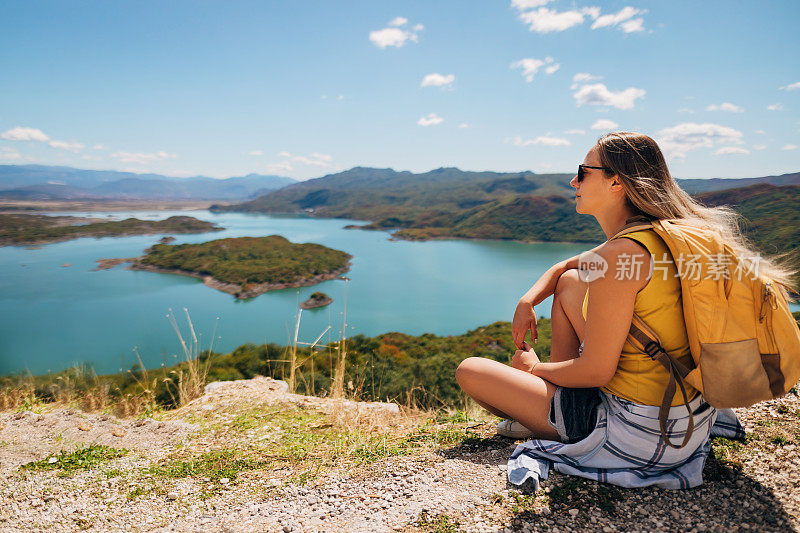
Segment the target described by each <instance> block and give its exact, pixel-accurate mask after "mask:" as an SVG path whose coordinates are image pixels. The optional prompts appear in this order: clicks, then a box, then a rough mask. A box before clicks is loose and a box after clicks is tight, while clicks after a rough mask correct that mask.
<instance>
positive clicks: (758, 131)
mask: <svg viewBox="0 0 800 533" xmlns="http://www.w3.org/2000/svg"><path fill="white" fill-rule="evenodd" d="M753 133H757V134H759V135H765V134H766V133H767V132H766V131H764V130H756V131H754V132H753Z"/></svg>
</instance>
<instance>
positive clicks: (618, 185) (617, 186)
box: [608, 174, 625, 192]
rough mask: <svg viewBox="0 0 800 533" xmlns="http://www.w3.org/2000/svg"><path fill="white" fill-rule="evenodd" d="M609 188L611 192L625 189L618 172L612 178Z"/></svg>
mask: <svg viewBox="0 0 800 533" xmlns="http://www.w3.org/2000/svg"><path fill="white" fill-rule="evenodd" d="M608 190H610V191H611V192H619V191H624V190H625V187H623V185H622V182H621V181H620V180H619V178H618V177H617V175H616V174H615V175H614V176H613V177H612V178H611V185H610V186H609V188H608Z"/></svg>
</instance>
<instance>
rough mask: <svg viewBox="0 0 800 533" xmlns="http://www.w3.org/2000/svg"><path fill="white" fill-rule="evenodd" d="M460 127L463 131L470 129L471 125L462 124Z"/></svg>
mask: <svg viewBox="0 0 800 533" xmlns="http://www.w3.org/2000/svg"><path fill="white" fill-rule="evenodd" d="M458 127H459V128H461V129H462V130H465V129H467V128H469V124H467V123H466V122H462V123H461V124H459V125H458Z"/></svg>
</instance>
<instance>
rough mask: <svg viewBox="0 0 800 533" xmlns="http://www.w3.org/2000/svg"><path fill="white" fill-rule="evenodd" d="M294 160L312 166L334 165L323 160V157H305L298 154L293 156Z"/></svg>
mask: <svg viewBox="0 0 800 533" xmlns="http://www.w3.org/2000/svg"><path fill="white" fill-rule="evenodd" d="M292 161H297V162H298V163H302V164H304V165H310V166H312V167H330V166H332V165H331V163H330V161H323V160H321V159H315V158H311V157H305V156H302V155H296V156H294V157H292Z"/></svg>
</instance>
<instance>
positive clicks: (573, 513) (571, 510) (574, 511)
mask: <svg viewBox="0 0 800 533" xmlns="http://www.w3.org/2000/svg"><path fill="white" fill-rule="evenodd" d="M579 512H580V511H578V510H577V509H570V510H569V514H570V516H571V517H572V518H575V517H576V516H578V513H579Z"/></svg>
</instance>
